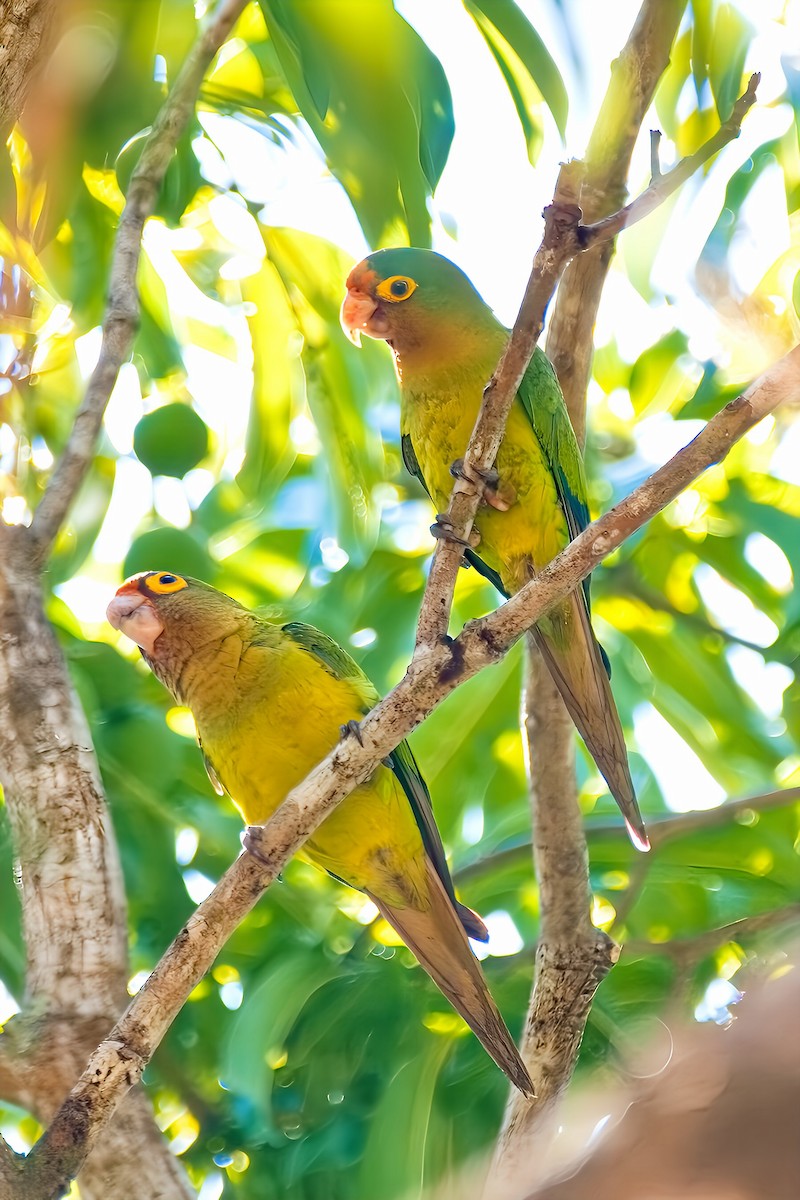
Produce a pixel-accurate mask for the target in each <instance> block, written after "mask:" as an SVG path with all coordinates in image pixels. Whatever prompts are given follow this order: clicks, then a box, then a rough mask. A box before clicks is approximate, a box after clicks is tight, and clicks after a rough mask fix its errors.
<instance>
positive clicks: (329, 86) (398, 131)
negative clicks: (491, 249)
mask: <svg viewBox="0 0 800 1200" xmlns="http://www.w3.org/2000/svg"><path fill="white" fill-rule="evenodd" d="M261 8H262V11H263V13H264V19H265V21H266V23H267V27H268V29H269V34H270V38H271V39H272V43H273V45H274V47H275V51H276V53H277V57H278V59H279V61H280V64H281V67H282V68H283V71H284V73H285V75H286V78H287V80H288V81H289V84H290V86H291V89H292V91H293V92H294V96H295V99H296V101H297V104H298V106H299V109H300V112H301V113H302V115H303V116H304V117H305V119H306V121H307V122H308V124H309V125H310V127H311V129H312V131H313V133H314V135H315V136H316V138H317V140H318V141H319V143H320V145H321V146H322V149H323V150H324V152H325V155H326V158H327V161H328V163H329V165H330V168H331V171H332V172H333V174H334V175H335V176H336V177H337V178H338V179H339V181H340V182H341V184H342V186H343V187H344V189H345V191H346V192H347V194H348V195H349V197H350V199H351V201H352V203H353V207H354V208H355V210H356V212H357V214H358V217H359V220H360V221H361V224H362V226H363V228H364V232H365V233H366V235H367V238H368V240H369V241H370V243H371V244H372V245H373V246H377V245H380V244H382V243H386V242H394V243H396V242H397V241H398V239H401V238H402V237H404V236H405V237H406V238H407V239H408V240H410V242H411V243H412V244H415V245H428V244H429V243H430V214H429V212H428V207H427V201H428V197H429V196H430V194H431V192H432V190H433V188H434V187H435V186H436V184H437V182H438V180H439V176H440V175H441V173H442V170H443V168H444V164H445V161H446V159H447V155H448V152H449V149H450V143H451V141H452V137H453V129H454V124H453V109H452V100H451V97H450V88H449V86H448V83H447V79H446V78H445V74H444V71H443V70H442V67H441V64H440V63H439V61H438V59H437V58H436V57H435V56H434V55H433V54H432V53H431V51H430V50H429V49H428V47H427V46H426V45H425V43H424V42H423V41H422V40H421V39H420V37H419V35H418V34H417V33H416V32H415V31H414V30H413V29H412V28H411V26H410V25H408V24H407V23H406V22H405V21H404V20H403V19H402V17H401V16H400V15H399V14H398V13H397V12H395V10H394V7H393V6H392V4H391V0H370V3H369V4H363V3H359V2H358V0H341V2H340V3H338V4H335V5H333V4H330V3H329V0H305V3H303V4H302V5H298V4H293V3H290V2H289V0H261Z"/></svg>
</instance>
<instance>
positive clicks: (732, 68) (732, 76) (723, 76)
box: [708, 4, 753, 121]
mask: <svg viewBox="0 0 800 1200" xmlns="http://www.w3.org/2000/svg"><path fill="white" fill-rule="evenodd" d="M752 39H753V27H752V25H751V24H750V22H749V21H747V20H745V18H744V17H743V16H742V14H741V13H740V11H739V10H738V8H736V7H735V6H734V5H733V4H720V6H719V8H718V10H717V15H716V19H715V21H714V33H713V38H712V44H711V52H710V55H709V64H708V78H709V82H710V83H711V91H712V92H713V95H714V101H715V103H716V106H717V112H718V113H719V119H720V121H727V120H728V117H729V116H730V115H731V113H732V112H733V106H734V103H735V102H736V100H737V98H738V96H739V95H740V94H741V91H742V74H743V73H744V63H745V59H746V57H747V50H748V47H749V45H750V43H751V41H752Z"/></svg>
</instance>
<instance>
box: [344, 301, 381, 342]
mask: <svg viewBox="0 0 800 1200" xmlns="http://www.w3.org/2000/svg"><path fill="white" fill-rule="evenodd" d="M377 308H378V305H377V304H376V303H375V301H374V300H373V299H372V297H371V296H368V295H367V293H366V292H362V291H360V289H359V288H354V287H349V288H348V289H347V292H346V294H345V298H344V300H343V301H342V307H341V310H340V312H339V320H340V321H341V324H342V329H343V330H344V332H345V334H346V335H347V337H348V338H349V339H350V341H351V342H352V343H353V345H354V346H360V345H361V332H362V330H363V331H364V333H369V332H370V330H369V325H370V322H371V321H372V319H373V317H374V316H375V313H376V310H377Z"/></svg>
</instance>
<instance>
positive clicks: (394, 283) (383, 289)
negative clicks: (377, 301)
mask: <svg viewBox="0 0 800 1200" xmlns="http://www.w3.org/2000/svg"><path fill="white" fill-rule="evenodd" d="M416 290H417V284H416V281H415V280H413V279H410V278H409V277H408V275H392V276H390V278H389V279H382V280H381V282H380V283H379V284H378V286H377V287H376V288H375V291H376V293H377V295H379V296H380V298H381V300H388V301H389V303H390V304H399V303H400V301H401V300H408V298H409V296H412V295H413V294H414V292H415V291H416Z"/></svg>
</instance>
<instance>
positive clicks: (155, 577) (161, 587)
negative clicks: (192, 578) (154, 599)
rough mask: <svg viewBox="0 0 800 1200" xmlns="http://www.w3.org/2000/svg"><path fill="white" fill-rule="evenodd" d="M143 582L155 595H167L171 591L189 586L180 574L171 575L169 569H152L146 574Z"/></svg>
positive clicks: (178, 590)
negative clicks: (151, 571) (150, 572)
mask: <svg viewBox="0 0 800 1200" xmlns="http://www.w3.org/2000/svg"><path fill="white" fill-rule="evenodd" d="M145 583H146V585H147V587H148V588H149V589H150V591H151V592H155V594H156V595H157V596H169V595H170V594H171V593H172V592H180V591H181V590H182V589H183V588H185V587H188V586H189V585H188V583H187V582H186V580H185V579H182V578H181V576H180V575H173V574H171V572H169V571H153V573H152V574H151V575H148V576H147V578H146V579H145Z"/></svg>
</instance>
